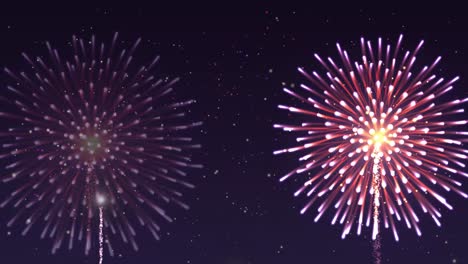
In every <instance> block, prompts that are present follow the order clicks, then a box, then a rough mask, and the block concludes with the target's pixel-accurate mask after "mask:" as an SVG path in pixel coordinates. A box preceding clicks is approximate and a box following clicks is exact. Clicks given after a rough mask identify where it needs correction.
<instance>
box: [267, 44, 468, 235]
mask: <svg viewBox="0 0 468 264" xmlns="http://www.w3.org/2000/svg"><path fill="white" fill-rule="evenodd" d="M401 41H402V36H400V38H399V39H398V42H397V44H396V47H395V48H392V47H391V46H390V45H387V46H383V44H382V40H381V39H379V40H378V44H377V46H376V47H375V46H373V45H371V42H370V41H367V42H366V41H365V40H364V39H361V52H362V57H361V58H360V59H358V60H356V61H353V60H352V59H351V58H350V57H349V56H348V53H347V52H346V51H345V50H343V49H342V48H341V47H340V45H339V44H337V48H338V54H339V60H340V63H341V65H340V64H338V63H337V62H335V61H334V60H333V59H332V58H327V59H326V60H324V59H322V58H321V57H320V56H318V55H317V54H316V55H315V57H316V59H317V60H318V61H319V62H320V64H321V65H323V67H324V68H325V69H326V75H325V76H321V75H319V74H318V73H317V72H311V73H309V72H307V71H306V70H304V69H302V68H299V72H300V73H301V74H302V75H304V76H305V77H306V78H307V79H308V80H309V81H310V83H311V85H306V84H302V85H301V86H300V87H301V89H302V90H300V91H292V90H290V89H287V88H285V89H284V91H285V92H286V93H288V94H289V95H291V96H293V97H295V98H296V99H298V100H299V101H300V103H302V106H301V107H294V106H285V105H280V106H279V108H280V109H284V110H286V111H289V112H290V113H292V114H300V115H303V116H304V118H310V119H309V120H310V121H305V122H303V123H301V124H298V125H288V124H277V125H275V126H274V127H276V128H279V129H282V130H284V131H287V132H297V133H300V134H301V135H300V136H299V137H297V138H296V140H297V142H298V143H297V145H296V146H293V147H290V148H285V149H281V150H278V151H275V152H274V154H281V153H288V152H301V153H303V155H302V156H301V157H300V158H299V161H300V163H301V165H300V166H299V167H298V168H296V169H294V170H292V171H290V172H289V173H287V174H286V175H285V176H284V177H282V178H281V181H284V180H286V179H288V178H289V177H292V176H294V175H295V176H296V177H303V179H304V184H303V185H302V186H301V187H300V188H299V189H298V190H297V192H296V193H295V195H296V196H297V195H300V194H302V193H305V194H306V195H307V197H309V198H308V199H309V202H308V203H307V204H306V205H305V207H304V208H303V209H302V210H301V213H305V212H306V210H307V209H309V208H310V207H311V205H313V204H314V203H319V205H318V214H317V216H316V218H315V221H318V220H319V219H320V218H321V217H322V216H323V214H324V213H325V212H326V211H327V210H328V209H330V208H331V207H333V208H334V209H335V212H334V214H333V219H332V224H335V223H337V222H339V223H340V224H343V225H344V229H343V233H342V237H343V238H344V237H346V235H348V234H349V233H350V232H351V229H352V227H353V225H356V228H357V234H360V233H361V228H362V226H363V225H366V226H369V225H370V224H371V222H373V239H375V238H376V236H377V234H378V232H379V231H378V230H379V219H381V220H383V224H384V226H385V227H386V228H389V227H390V228H392V230H393V234H394V237H395V240H397V241H398V239H399V238H398V233H397V229H396V224H395V222H396V221H395V220H398V221H404V222H405V224H406V225H407V227H408V228H414V229H415V230H416V232H417V234H418V235H421V231H420V228H419V226H418V222H419V213H420V212H424V213H427V214H428V215H429V216H431V217H432V219H433V220H434V222H435V223H436V224H437V225H439V226H440V224H441V223H440V218H441V212H440V210H439V209H438V208H437V207H436V206H435V205H434V202H435V201H437V202H439V203H442V204H443V205H445V206H446V207H447V208H448V209H452V206H451V205H450V204H449V203H448V202H447V200H446V199H445V198H444V197H443V196H442V194H441V193H440V191H442V190H445V191H453V192H456V193H458V194H460V195H462V196H463V197H465V198H468V195H467V194H466V193H464V192H463V191H462V190H461V189H460V188H461V187H460V186H461V185H462V184H461V182H460V181H458V180H457V175H460V176H464V177H468V174H467V173H466V172H464V171H463V170H464V168H465V162H466V159H467V152H468V150H466V149H465V148H463V143H464V142H466V141H467V135H468V131H463V129H466V127H464V126H465V125H466V124H467V120H465V119H463V118H464V116H463V113H464V110H463V108H462V107H461V105H462V104H463V103H465V102H467V101H468V98H464V99H460V100H452V101H448V100H445V101H443V98H442V99H441V97H442V96H443V95H444V94H446V93H447V92H449V91H450V90H451V89H452V85H453V83H454V82H455V81H457V80H458V77H456V78H454V79H452V80H449V81H447V80H445V79H444V78H442V77H437V76H436V75H435V74H434V68H435V67H436V65H437V64H438V63H439V61H440V57H439V58H437V59H436V60H435V61H434V62H433V63H432V64H430V65H429V66H424V67H422V68H420V69H416V68H417V67H415V65H416V64H415V62H416V55H417V54H418V52H419V51H420V49H421V47H422V45H423V41H421V42H420V43H419V45H418V46H417V47H416V49H415V50H414V51H406V52H403V51H402V48H401ZM460 129H462V130H460Z"/></svg>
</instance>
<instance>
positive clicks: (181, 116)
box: [0, 33, 202, 256]
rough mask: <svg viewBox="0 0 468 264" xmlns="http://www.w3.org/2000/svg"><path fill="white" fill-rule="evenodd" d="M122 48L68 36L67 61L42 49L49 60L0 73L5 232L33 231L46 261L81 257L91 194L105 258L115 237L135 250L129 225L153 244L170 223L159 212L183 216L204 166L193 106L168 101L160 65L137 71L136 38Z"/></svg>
mask: <svg viewBox="0 0 468 264" xmlns="http://www.w3.org/2000/svg"><path fill="white" fill-rule="evenodd" d="M122 43H124V44H123V45H126V44H125V43H127V42H124V41H120V40H119V39H118V34H117V33H116V34H114V36H113V38H112V40H111V42H110V43H109V44H108V43H104V42H98V41H97V40H96V38H95V37H94V36H92V37H91V38H90V39H83V38H79V37H76V36H73V38H72V40H71V42H70V44H71V45H70V47H71V49H70V51H69V52H68V53H67V51H66V50H64V51H62V50H60V49H55V48H53V47H52V46H51V45H50V44H49V43H48V42H47V43H46V47H47V50H48V53H49V56H48V57H47V56H45V57H43V56H38V57H31V56H29V55H27V54H26V53H22V56H23V58H24V59H25V61H26V63H27V65H26V67H25V69H24V70H20V71H17V72H16V71H13V70H10V69H8V68H5V69H4V72H5V73H6V75H7V76H9V77H10V78H11V79H12V80H13V81H12V82H11V85H8V86H7V87H6V89H4V93H2V94H1V95H0V102H1V103H0V106H1V109H0V119H1V121H2V124H6V125H8V128H6V129H2V130H1V131H0V166H2V174H1V175H0V180H1V181H2V183H9V184H10V187H12V191H11V193H9V194H8V195H6V197H5V199H4V200H3V201H0V208H3V207H6V206H10V207H13V208H15V214H14V215H13V216H12V217H11V219H10V220H9V221H8V222H7V226H8V227H9V228H10V227H12V226H13V225H19V224H22V223H25V226H24V229H23V231H22V235H26V234H27V233H28V232H30V230H31V228H32V226H41V227H42V230H41V233H40V237H41V238H46V237H47V238H51V239H52V240H53V242H52V253H55V252H56V251H57V250H58V249H59V248H61V247H62V246H63V245H64V244H68V249H69V250H71V249H72V248H73V247H74V246H75V244H76V243H84V252H85V254H86V255H87V254H89V252H90V250H91V245H93V244H94V243H93V240H94V239H95V234H96V233H97V232H95V230H94V229H95V228H96V226H95V225H93V224H91V223H93V220H94V219H95V218H96V212H97V209H100V208H98V206H97V205H96V202H95V200H94V198H95V195H96V192H97V190H98V189H99V190H102V191H103V193H105V195H106V197H107V198H108V199H107V201H108V202H107V203H106V206H105V209H106V210H105V211H104V212H107V211H109V214H108V215H109V216H110V217H108V218H106V219H105V226H106V228H108V229H109V230H110V232H109V233H108V234H107V233H106V238H107V239H106V243H104V244H105V245H107V249H108V250H107V251H108V252H109V255H111V256H112V255H113V252H114V250H113V248H112V246H111V241H114V239H113V238H115V240H119V241H122V242H123V243H124V244H125V245H129V246H131V247H132V248H133V249H134V250H135V251H137V250H138V245H137V240H136V235H137V226H140V227H142V228H145V229H146V230H148V231H149V233H150V234H151V235H152V236H153V237H154V238H155V239H156V240H159V233H160V229H161V227H160V223H159V222H160V221H168V222H172V218H171V217H170V216H169V214H168V212H167V211H166V210H165V209H163V206H168V205H177V206H180V207H181V208H183V209H188V208H189V206H188V205H187V204H186V203H185V202H184V201H183V192H182V191H181V189H183V188H193V187H194V185H193V184H191V183H189V181H188V171H189V170H191V169H192V168H201V167H202V166H201V165H199V164H196V163H194V162H193V158H192V154H191V152H192V150H193V149H198V148H200V147H201V145H199V144H196V143H193V141H192V138H191V131H190V130H191V129H193V128H195V127H198V126H200V125H201V122H193V121H191V120H190V119H188V118H187V116H188V112H189V111H188V110H187V108H188V107H189V106H191V105H192V104H193V103H195V100H186V101H176V102H174V101H172V99H169V98H168V97H169V96H172V94H171V93H173V91H174V84H175V83H176V82H177V81H178V78H173V79H172V78H169V77H166V76H158V75H159V74H157V72H156V66H157V65H158V61H159V56H155V57H154V58H152V59H150V60H148V61H145V62H144V63H141V64H140V63H135V61H137V58H138V56H137V52H136V51H137V47H138V45H139V44H140V43H141V39H138V40H136V41H135V42H134V44H133V45H131V46H129V47H121V45H122ZM145 58H146V56H145ZM106 215H107V214H104V216H106ZM110 236H112V238H111V237H110ZM101 249H102V247H101V248H100V250H101Z"/></svg>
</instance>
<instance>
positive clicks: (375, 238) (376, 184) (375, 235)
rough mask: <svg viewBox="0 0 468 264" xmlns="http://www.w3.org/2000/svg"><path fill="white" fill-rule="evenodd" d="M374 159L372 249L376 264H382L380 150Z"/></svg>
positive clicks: (376, 152)
mask: <svg viewBox="0 0 468 264" xmlns="http://www.w3.org/2000/svg"><path fill="white" fill-rule="evenodd" d="M372 154H373V157H374V164H373V168H372V190H373V195H374V201H373V210H374V212H373V228H372V248H373V254H372V255H373V256H374V263H375V264H380V263H381V256H382V253H381V252H380V248H381V243H380V230H379V228H380V226H379V224H380V186H381V183H382V179H381V176H380V163H381V159H380V158H381V155H382V154H381V152H380V151H378V148H377V149H376V150H374V152H373V153H372Z"/></svg>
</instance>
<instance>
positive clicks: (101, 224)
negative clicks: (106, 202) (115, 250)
mask: <svg viewBox="0 0 468 264" xmlns="http://www.w3.org/2000/svg"><path fill="white" fill-rule="evenodd" d="M103 227H104V217H103V214H102V206H100V207H99V264H102V261H103V260H104V247H103V242H104V232H103Z"/></svg>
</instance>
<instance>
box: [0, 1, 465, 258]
mask: <svg viewBox="0 0 468 264" xmlns="http://www.w3.org/2000/svg"><path fill="white" fill-rule="evenodd" d="M74 5H80V3H77V2H71V3H70V6H62V7H54V8H52V7H44V6H36V7H32V8H28V9H27V10H26V9H25V8H23V9H20V8H14V9H9V8H4V9H3V10H2V11H1V17H0V36H1V42H0V47H1V48H0V66H1V67H2V68H3V67H4V66H8V67H9V68H13V69H16V70H21V67H24V63H23V61H22V58H21V52H23V51H26V52H27V53H28V54H32V55H44V56H45V55H47V49H46V47H45V45H44V41H50V42H51V43H52V44H53V46H54V47H56V48H60V47H67V42H68V41H70V40H71V36H72V35H73V34H76V35H79V36H80V37H84V38H87V37H90V36H91V35H92V34H95V35H96V37H97V38H98V39H100V40H104V41H110V39H111V37H112V34H113V33H114V32H116V31H117V32H119V33H120V39H122V40H125V41H129V42H132V41H134V40H135V39H136V38H138V37H142V38H143V43H142V45H140V47H139V49H138V52H139V56H140V58H141V57H145V56H148V57H152V56H154V55H156V54H160V55H161V60H160V64H159V66H158V67H159V71H160V72H161V73H162V74H165V75H169V76H174V77H175V76H180V77H181V81H180V82H179V83H178V84H177V85H176V86H175V87H176V95H177V97H178V98H193V99H196V100H197V101H198V103H197V105H195V106H194V107H192V111H191V117H192V118H193V119H197V120H201V121H203V122H204V125H203V127H202V128H201V129H199V130H198V131H195V133H194V138H195V139H196V140H197V141H198V142H200V143H201V144H202V145H203V149H202V151H199V152H198V154H197V155H195V156H196V160H197V161H199V162H201V163H202V164H204V166H205V168H204V169H201V170H192V171H191V172H190V177H191V180H190V181H191V182H192V183H194V184H195V185H196V186H197V188H195V189H193V190H186V191H185V192H184V193H185V194H186V198H185V201H187V202H188V204H190V205H191V209H190V210H189V211H185V210H182V209H180V208H176V207H174V208H167V209H168V210H169V213H170V215H172V216H173V217H175V219H176V221H175V222H174V223H162V227H163V231H162V233H161V235H162V240H161V241H159V242H156V241H155V240H153V238H152V237H150V236H149V235H148V234H147V233H146V232H145V230H144V229H138V231H139V234H138V236H137V240H138V242H139V245H140V251H138V252H134V251H133V250H132V249H131V248H129V247H126V248H125V247H123V248H122V249H119V251H118V254H119V256H117V257H114V258H110V257H108V256H106V259H105V261H104V263H120V264H123V263H139V264H144V263H161V264H199V263H208V264H211V263H213V264H214V263H216V264H218V263H219V264H249V263H250V264H266V263H268V264H276V263H372V243H371V242H370V234H371V230H370V229H369V228H365V229H364V235H362V236H360V237H357V236H356V235H354V234H351V235H350V236H348V238H347V239H346V240H342V239H341V238H340V237H341V230H342V226H340V225H336V226H331V225H330V219H331V218H330V214H327V215H326V216H325V217H323V218H322V219H321V221H319V222H318V223H314V222H313V219H314V217H315V214H314V213H313V210H311V211H309V213H308V214H305V215H300V214H299V210H300V209H301V208H302V206H303V205H304V204H305V202H306V200H305V199H304V197H298V198H294V197H293V192H294V191H295V190H296V188H297V187H298V184H300V181H294V180H291V181H286V182H284V183H279V181H278V179H279V177H281V176H282V175H283V174H284V173H286V172H288V170H290V169H292V168H293V167H295V166H296V165H297V161H296V157H295V156H289V155H286V156H283V155H282V156H273V155H272V152H273V150H276V149H279V148H282V147H285V146H289V145H288V144H290V143H292V142H293V141H294V137H293V136H288V135H286V134H283V133H281V132H280V131H276V130H274V129H273V123H275V122H280V121H285V120H287V119H288V115H287V114H285V113H284V112H281V111H279V110H278V108H277V105H278V104H279V103H289V102H293V100H291V99H290V98H289V96H287V95H286V94H285V93H283V92H282V88H283V87H297V86H298V85H299V84H300V83H301V82H303V81H306V80H304V78H303V77H302V76H301V75H300V74H299V73H298V72H297V67H298V66H304V67H306V68H308V69H315V70H319V71H322V68H321V67H320V66H319V64H318V63H317V61H316V60H315V59H314V58H313V54H314V53H319V54H321V55H323V56H324V57H326V56H328V55H330V56H336V55H337V51H336V47H335V44H336V42H339V43H340V44H341V45H342V47H346V49H347V50H348V51H349V52H350V53H351V54H353V55H354V56H360V49H359V47H358V46H356V45H357V44H359V39H360V37H361V36H363V37H365V38H366V39H368V40H372V41H374V42H375V41H376V40H377V38H378V37H382V38H383V39H384V40H388V41H390V43H392V44H393V43H395V42H396V40H397V39H398V36H399V34H400V33H402V34H404V41H403V46H404V47H405V48H407V49H413V48H414V47H415V46H416V45H417V44H418V42H419V40H421V39H424V40H425V41H426V42H425V45H424V47H423V50H422V51H421V53H420V56H419V58H421V60H422V61H431V60H433V59H435V58H436V57H437V56H439V55H441V56H442V58H443V60H442V62H441V63H440V64H439V65H440V66H439V68H438V69H437V70H438V71H439V72H438V73H439V75H444V76H447V79H448V78H451V77H454V76H457V75H459V76H460V77H461V81H459V82H457V83H456V86H455V88H456V89H455V92H453V95H454V96H455V95H458V96H459V97H462V96H466V95H467V91H468V88H466V87H468V81H467V80H468V29H467V27H466V25H468V17H467V16H466V14H465V13H464V10H463V7H454V6H452V7H450V8H448V7H447V8H440V7H439V6H434V7H432V8H430V9H425V8H410V7H405V6H396V5H392V4H390V3H388V2H382V6H381V7H369V6H365V5H358V4H356V5H349V6H341V5H338V4H336V5H335V6H319V5H317V6H310V7H307V6H301V7H294V6H291V7H288V8H280V7H269V6H244V7H242V6H237V5H231V6H224V7H222V6H209V7H200V6H186V5H184V4H183V3H180V6H171V7H166V6H160V5H158V4H155V6H132V3H128V6H125V7H124V6H122V7H105V6H102V7H94V6H78V7H75V6H74ZM338 7H339V8H338ZM406 8H408V9H406ZM322 72H323V71H322ZM0 76H1V78H0V84H1V86H2V87H4V85H5V84H7V83H8V81H10V80H9V79H8V78H6V76H5V74H3V71H2V75H0ZM461 180H462V181H463V182H464V183H465V185H466V184H468V180H466V179H461ZM9 190H11V186H8V185H2V186H0V194H1V196H2V197H4V196H5V195H8V193H9ZM465 190H467V189H466V187H465ZM446 197H448V198H449V201H450V202H451V203H452V205H453V206H454V208H455V209H454V211H449V210H447V209H445V208H442V206H438V207H440V208H441V211H442V213H443V218H442V223H443V224H442V227H441V228H438V227H437V226H436V225H435V224H434V223H433V222H432V220H431V219H430V218H429V217H427V216H425V215H424V216H421V222H422V223H421V229H422V231H423V236H422V237H418V236H417V235H416V233H415V232H414V230H413V229H411V230H408V229H407V228H406V226H405V225H404V224H403V223H398V230H399V234H400V242H398V243H397V242H395V241H394V239H393V236H392V234H391V232H390V231H389V230H384V234H383V240H382V252H383V257H382V259H383V263H427V264H431V263H434V264H444V263H468V246H467V243H466V238H467V237H468V225H467V222H468V202H467V200H463V199H462V198H461V197H460V196H457V195H456V194H454V193H449V194H447V195H446ZM2 199H3V198H2ZM418 209H419V208H418ZM11 215H12V210H11V209H2V211H0V222H1V225H0V262H1V263H5V264H17V263H18V264H19V263H48V264H52V263H61V264H63V263H68V264H74V263H97V249H96V250H94V251H93V254H92V255H90V256H87V257H86V256H85V255H84V254H83V247H82V245H80V246H75V248H74V249H73V250H72V251H68V250H67V249H64V248H62V249H61V250H60V251H59V252H58V253H57V254H55V255H52V254H51V253H50V248H51V244H52V242H51V241H50V240H40V238H39V233H40V230H41V228H40V227H36V228H35V230H34V231H33V232H31V233H30V234H28V235H27V236H25V237H23V236H21V235H20V232H21V226H19V227H17V230H16V229H15V228H13V229H7V228H6V224H5V223H6V221H7V219H9V217H10V216H11ZM353 232H354V230H353ZM118 243H121V242H120V241H119V242H118Z"/></svg>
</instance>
